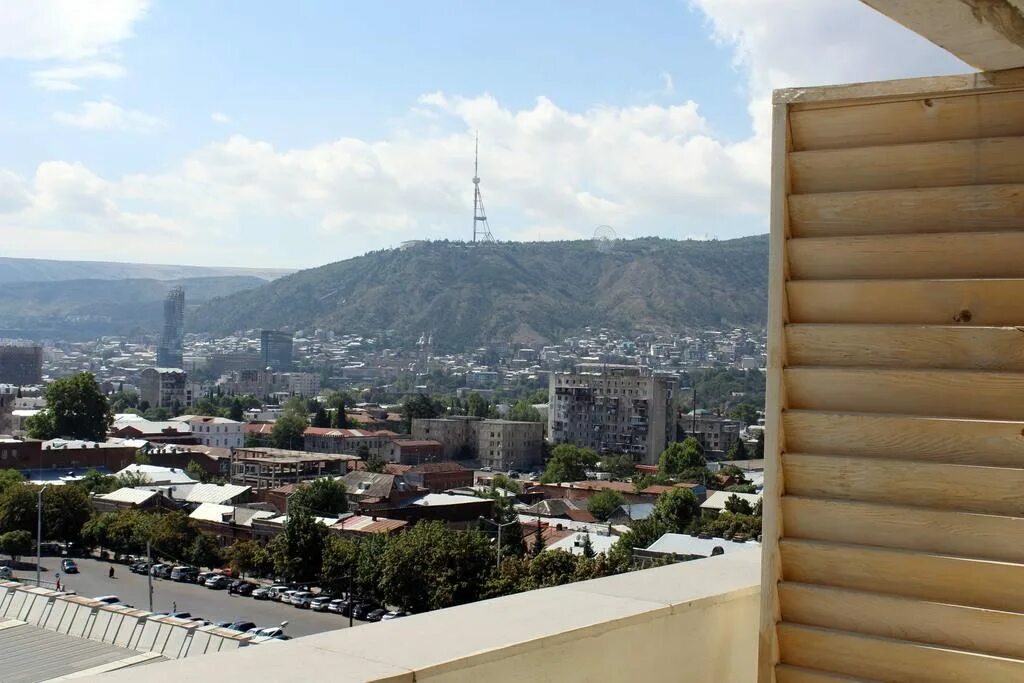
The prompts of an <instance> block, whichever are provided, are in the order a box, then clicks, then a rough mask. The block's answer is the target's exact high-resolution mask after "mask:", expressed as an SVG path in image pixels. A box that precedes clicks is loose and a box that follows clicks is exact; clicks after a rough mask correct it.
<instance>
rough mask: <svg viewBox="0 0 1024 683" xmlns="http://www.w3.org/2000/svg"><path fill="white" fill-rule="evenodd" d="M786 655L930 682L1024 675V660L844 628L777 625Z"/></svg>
mask: <svg viewBox="0 0 1024 683" xmlns="http://www.w3.org/2000/svg"><path fill="white" fill-rule="evenodd" d="M779 645H780V649H781V652H782V661H783V662H785V663H787V664H794V665H796V666H803V667H809V668H812V669H823V670H826V671H834V672H837V673H842V674H848V675H852V676H863V677H867V678H877V679H879V680H886V681H907V682H912V683H916V682H918V681H921V682H922V683H923V682H927V683H963V681H985V683H1004V682H1005V683H1009V682H1011V681H1012V682H1015V683H1016V682H1019V681H1021V680H1024V661H1021V660H1019V659H1013V658H1009V657H998V656H995V655H985V654H978V653H974V652H969V651H966V650H957V649H953V648H946V647H939V646H935V645H922V644H920V643H912V642H908V641H902V640H892V639H889V638H879V637H877V636H864V635H858V634H854V633H847V632H843V631H835V630H830V629H823V628H817V627H813V626H798V625H796V624H789V623H782V624H780V625H779Z"/></svg>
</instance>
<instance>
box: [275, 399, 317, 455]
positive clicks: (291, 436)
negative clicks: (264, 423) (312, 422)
mask: <svg viewBox="0 0 1024 683" xmlns="http://www.w3.org/2000/svg"><path fill="white" fill-rule="evenodd" d="M299 403H300V404H301V401H300V402H299ZM308 426H309V420H308V418H307V417H306V408H305V406H304V405H300V406H297V405H295V404H293V403H291V402H289V405H286V406H285V410H284V413H282V415H281V416H280V417H279V418H277V420H275V421H274V429H273V430H272V431H271V432H270V441H271V443H272V444H274V448H286V449H289V450H302V448H303V446H304V444H305V439H304V437H303V434H305V432H306V427H308Z"/></svg>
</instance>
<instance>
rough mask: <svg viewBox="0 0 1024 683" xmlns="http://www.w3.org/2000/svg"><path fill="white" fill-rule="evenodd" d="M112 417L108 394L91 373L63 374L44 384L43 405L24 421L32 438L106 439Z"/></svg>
mask: <svg viewBox="0 0 1024 683" xmlns="http://www.w3.org/2000/svg"><path fill="white" fill-rule="evenodd" d="M113 420H114V416H113V413H111V410H110V403H109V402H108V401H107V397H106V396H104V395H103V392H101V391H100V388H99V385H98V384H96V377H95V376H93V374H92V373H91V372H79V373H77V374H75V375H71V376H70V377H62V378H61V379H58V380H56V381H54V382H52V383H51V384H50V385H49V386H47V387H46V408H45V409H44V410H43V411H42V412H40V413H38V414H37V415H35V416H33V417H32V418H29V420H28V421H27V426H28V433H29V436H31V437H32V438H34V439H53V438H56V437H58V436H66V437H70V438H73V439H87V440H90V441H105V440H106V438H107V430H108V429H109V428H110V425H111V423H112V422H113Z"/></svg>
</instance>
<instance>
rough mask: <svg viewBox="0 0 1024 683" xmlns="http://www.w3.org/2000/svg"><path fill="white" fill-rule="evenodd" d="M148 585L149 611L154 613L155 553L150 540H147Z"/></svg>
mask: <svg viewBox="0 0 1024 683" xmlns="http://www.w3.org/2000/svg"><path fill="white" fill-rule="evenodd" d="M146 564H148V565H149V566H148V567H146V583H147V584H148V585H149V611H150V612H152V611H153V572H152V571H151V570H152V568H153V553H152V552H151V548H150V543H149V540H148V539H147V540H146Z"/></svg>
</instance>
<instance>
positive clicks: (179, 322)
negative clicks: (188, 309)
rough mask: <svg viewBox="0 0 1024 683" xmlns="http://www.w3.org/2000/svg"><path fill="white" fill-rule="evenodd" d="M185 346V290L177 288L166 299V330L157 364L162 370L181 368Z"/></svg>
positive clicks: (157, 356) (161, 337)
mask: <svg viewBox="0 0 1024 683" xmlns="http://www.w3.org/2000/svg"><path fill="white" fill-rule="evenodd" d="M184 344H185V290H184V289H182V288H181V287H175V288H173V289H172V290H171V291H169V292H167V296H166V297H164V329H163V333H162V334H161V336H160V347H159V348H158V349H157V353H156V364H157V365H158V366H160V367H162V368H181V367H182V347H183V346H184Z"/></svg>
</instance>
